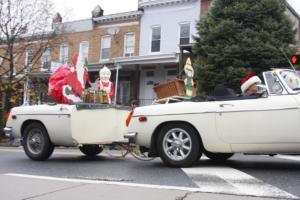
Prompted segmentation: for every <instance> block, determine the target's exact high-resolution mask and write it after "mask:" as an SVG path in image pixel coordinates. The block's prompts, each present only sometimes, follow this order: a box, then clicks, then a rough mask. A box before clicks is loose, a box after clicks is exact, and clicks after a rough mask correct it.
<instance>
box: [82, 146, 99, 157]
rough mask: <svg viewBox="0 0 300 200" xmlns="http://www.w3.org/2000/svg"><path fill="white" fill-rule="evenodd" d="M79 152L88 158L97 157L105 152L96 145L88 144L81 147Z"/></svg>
mask: <svg viewBox="0 0 300 200" xmlns="http://www.w3.org/2000/svg"><path fill="white" fill-rule="evenodd" d="M79 150H80V151H81V152H82V153H83V154H85V155H87V156H91V157H92V156H96V155H97V154H99V153H101V152H102V151H103V148H102V147H100V146H99V145H96V144H87V145H83V146H81V147H79Z"/></svg>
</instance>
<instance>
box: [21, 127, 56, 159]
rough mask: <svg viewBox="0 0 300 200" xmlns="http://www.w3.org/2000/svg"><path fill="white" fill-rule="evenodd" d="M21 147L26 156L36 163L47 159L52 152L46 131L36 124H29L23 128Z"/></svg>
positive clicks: (52, 146) (51, 145)
mask: <svg viewBox="0 0 300 200" xmlns="http://www.w3.org/2000/svg"><path fill="white" fill-rule="evenodd" d="M23 147H24V151H25V153H26V155H27V156H28V157H29V158H30V159H32V160H36V161H42V160H46V159H48V158H49V157H50V156H51V154H52V153H53V150H54V145H53V144H52V143H51V141H50V139H49V135H48V133H47V130H46V129H45V127H44V126H43V125H42V124H40V123H37V122H33V123H31V124H29V125H28V126H27V127H26V128H25V130H24V137H23Z"/></svg>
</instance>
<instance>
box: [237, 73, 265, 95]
mask: <svg viewBox="0 0 300 200" xmlns="http://www.w3.org/2000/svg"><path fill="white" fill-rule="evenodd" d="M241 83H242V85H241V90H242V93H245V92H246V91H247V89H248V88H249V87H250V86H251V85H253V84H256V83H257V84H260V83H261V80H260V78H258V76H254V73H253V72H250V73H248V75H247V76H246V77H245V78H244V79H243V80H242V81H241Z"/></svg>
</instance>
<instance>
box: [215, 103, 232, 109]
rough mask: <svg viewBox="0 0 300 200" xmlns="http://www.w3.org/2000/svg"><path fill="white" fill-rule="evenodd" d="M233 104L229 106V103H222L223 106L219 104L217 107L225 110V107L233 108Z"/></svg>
mask: <svg viewBox="0 0 300 200" xmlns="http://www.w3.org/2000/svg"><path fill="white" fill-rule="evenodd" d="M233 106H234V105H233V104H229V103H224V104H220V105H219V107H221V108H225V107H233Z"/></svg>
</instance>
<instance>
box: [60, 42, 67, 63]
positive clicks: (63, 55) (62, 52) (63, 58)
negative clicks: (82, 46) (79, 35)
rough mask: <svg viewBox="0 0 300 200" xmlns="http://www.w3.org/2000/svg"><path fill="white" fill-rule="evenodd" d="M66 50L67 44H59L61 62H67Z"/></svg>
mask: <svg viewBox="0 0 300 200" xmlns="http://www.w3.org/2000/svg"><path fill="white" fill-rule="evenodd" d="M68 52H69V46H68V44H62V45H60V54H59V60H60V62H61V63H62V64H67V62H68Z"/></svg>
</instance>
